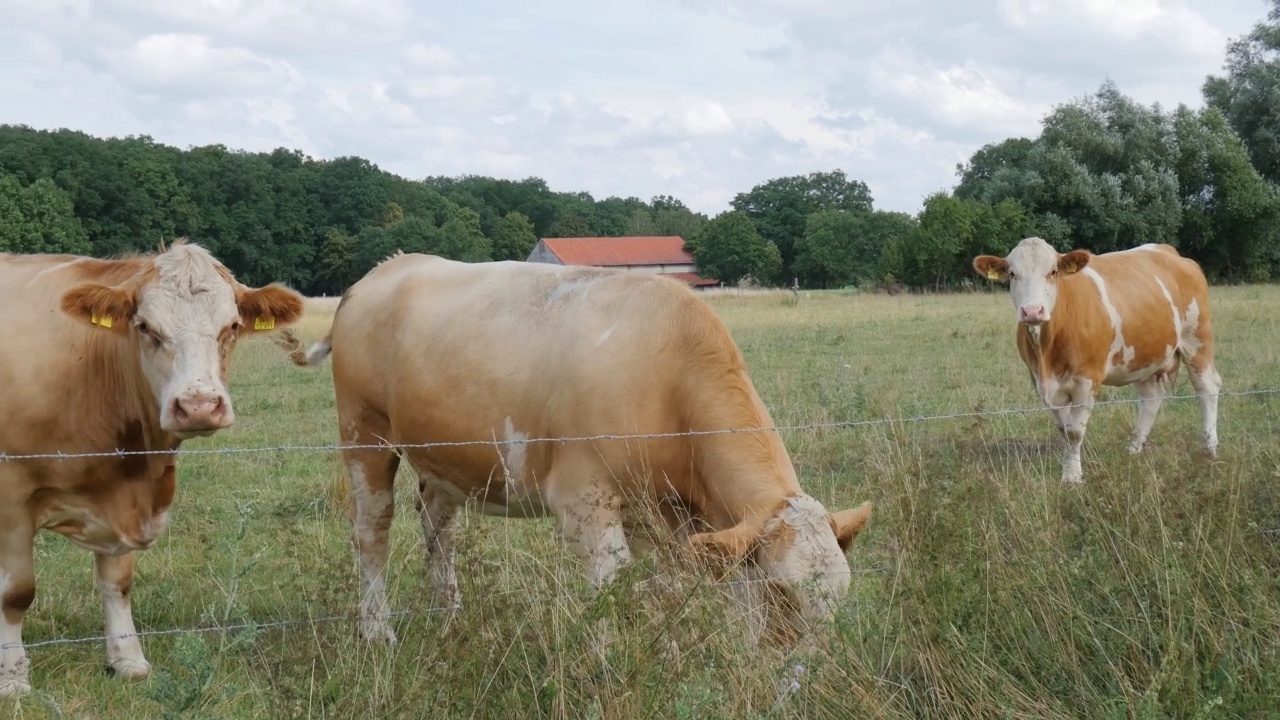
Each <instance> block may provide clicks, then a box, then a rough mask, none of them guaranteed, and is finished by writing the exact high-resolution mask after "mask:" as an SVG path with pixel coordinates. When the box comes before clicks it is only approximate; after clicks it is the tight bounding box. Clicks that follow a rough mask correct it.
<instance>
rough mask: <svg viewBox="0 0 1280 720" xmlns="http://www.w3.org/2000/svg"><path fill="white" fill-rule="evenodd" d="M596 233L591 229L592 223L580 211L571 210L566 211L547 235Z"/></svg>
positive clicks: (577, 235) (585, 235) (568, 235)
mask: <svg viewBox="0 0 1280 720" xmlns="http://www.w3.org/2000/svg"><path fill="white" fill-rule="evenodd" d="M594 235H595V233H594V232H592V231H591V223H590V221H588V220H587V219H586V218H585V217H584V216H582V215H581V214H580V213H577V212H573V211H570V212H568V213H565V215H564V217H561V218H560V219H559V220H557V221H556V222H555V224H554V225H552V226H551V228H550V229H549V230H547V234H546V237H566V238H568V237H592V236H594Z"/></svg>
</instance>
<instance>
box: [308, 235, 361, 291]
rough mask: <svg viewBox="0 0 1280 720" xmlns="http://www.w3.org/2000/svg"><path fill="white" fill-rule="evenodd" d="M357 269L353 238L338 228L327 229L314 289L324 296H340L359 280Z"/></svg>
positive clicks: (321, 246) (321, 248)
mask: <svg viewBox="0 0 1280 720" xmlns="http://www.w3.org/2000/svg"><path fill="white" fill-rule="evenodd" d="M358 267H359V264H358V263H357V259H356V241H355V238H353V237H351V236H350V235H348V234H346V233H344V232H342V231H341V230H339V229H338V228H329V230H328V231H327V232H326V233H325V237H324V242H323V243H321V245H320V253H319V267H318V268H316V272H315V279H316V282H315V285H314V287H315V288H316V289H317V290H319V291H320V292H322V293H323V294H325V295H341V294H342V293H343V292H346V289H347V288H348V287H350V286H351V285H352V284H353V283H355V281H356V280H358V279H359V276H358V275H357V274H356V270H357V268H358Z"/></svg>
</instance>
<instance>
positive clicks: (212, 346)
mask: <svg viewBox="0 0 1280 720" xmlns="http://www.w3.org/2000/svg"><path fill="white" fill-rule="evenodd" d="M122 262H127V261H122ZM138 267H139V269H138V270H137V272H134V273H132V274H131V275H129V276H128V277H126V278H124V279H123V280H119V281H118V282H117V283H116V284H106V283H100V282H88V283H85V284H83V285H79V286H77V287H74V288H72V289H71V290H69V291H67V293H66V294H65V295H63V297H62V309H63V311H64V312H66V313H67V314H69V315H71V316H72V317H75V318H78V319H80V320H82V321H83V322H85V323H91V324H93V325H95V326H97V327H98V328H99V329H100V331H102V332H109V333H115V334H116V335H117V336H120V337H121V338H123V339H125V340H127V342H129V343H130V344H131V346H132V348H133V351H134V352H135V353H136V355H137V358H138V364H139V366H140V367H141V370H142V375H143V376H144V377H145V380H146V384H147V385H148V386H149V388H150V390H151V392H152V393H153V394H154V397H155V401H156V403H157V409H158V411H159V419H160V428H161V429H162V430H164V431H165V432H168V433H172V434H174V435H176V436H178V437H179V438H184V439H185V438H190V437H195V436H202V435H211V434H213V433H214V432H216V431H218V430H220V429H222V428H226V427H229V426H231V425H232V424H233V423H234V422H235V412H234V411H233V410H232V407H231V397H230V395H229V393H228V391H227V372H228V370H229V369H230V358H231V351H232V349H233V348H234V346H235V343H236V341H237V340H238V339H239V338H240V337H241V336H243V335H246V334H252V333H255V332H264V331H268V330H272V329H275V328H280V327H283V326H286V325H289V324H291V323H293V322H295V321H297V320H298V318H300V317H301V316H302V312H303V299H302V296H301V295H299V294H298V293H296V292H294V291H293V290H290V289H288V288H285V287H283V286H280V285H275V284H272V285H267V286H266V287H261V288H256V289H255V288H249V287H245V286H244V285H242V284H240V283H239V282H238V281H237V280H236V279H235V278H234V277H233V276H232V275H231V273H230V271H228V270H227V269H226V268H225V267H224V266H223V265H222V264H221V263H219V262H218V261H217V260H215V259H214V258H213V256H212V255H210V254H209V252H208V251H206V250H205V249H204V248H201V247H200V246H198V245H193V244H188V243H186V242H184V241H179V242H177V243H175V244H174V245H172V246H171V247H169V248H168V249H167V250H165V251H163V252H161V253H160V254H158V255H155V256H152V257H149V258H146V259H145V260H144V261H143V263H141V264H139V265H138Z"/></svg>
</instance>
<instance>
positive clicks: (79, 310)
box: [62, 283, 138, 333]
mask: <svg viewBox="0 0 1280 720" xmlns="http://www.w3.org/2000/svg"><path fill="white" fill-rule="evenodd" d="M137 309H138V307H137V303H135V302H134V299H133V293H131V292H128V291H126V290H121V289H120V288H116V287H111V286H110V285H102V284H99V283H88V284H85V285H79V286H76V287H73V288H71V289H70V290H68V291H67V292H66V293H65V294H63V296H62V311H63V312H64V313H66V314H68V315H70V316H71V317H73V318H76V319H79V320H82V321H84V322H87V323H92V324H93V325H97V326H98V327H101V328H105V329H107V330H110V331H112V332H117V333H125V332H128V330H129V319H130V318H132V317H133V314H134V312H135V311H136V310H137Z"/></svg>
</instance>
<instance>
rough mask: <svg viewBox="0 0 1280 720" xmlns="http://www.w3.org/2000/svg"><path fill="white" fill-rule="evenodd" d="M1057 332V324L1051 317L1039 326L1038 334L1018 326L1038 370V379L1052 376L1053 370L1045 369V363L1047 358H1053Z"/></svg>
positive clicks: (1054, 318) (1026, 327) (1024, 326)
mask: <svg viewBox="0 0 1280 720" xmlns="http://www.w3.org/2000/svg"><path fill="white" fill-rule="evenodd" d="M1057 330H1058V322H1057V318H1056V317H1051V318H1050V319H1049V321H1048V322H1046V323H1043V324H1041V325H1040V327H1039V331H1038V332H1037V331H1035V330H1032V329H1031V327H1029V326H1027V325H1020V331H1021V333H1022V335H1023V337H1024V338H1025V343H1026V346H1027V349H1028V350H1029V351H1030V354H1031V358H1032V360H1033V361H1034V362H1035V365H1036V367H1037V368H1038V369H1039V374H1040V377H1047V376H1048V375H1051V374H1052V371H1053V368H1051V367H1047V366H1046V365H1045V362H1046V360H1047V359H1048V358H1050V357H1053V352H1052V351H1053V347H1054V345H1055V344H1056V341H1057Z"/></svg>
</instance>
